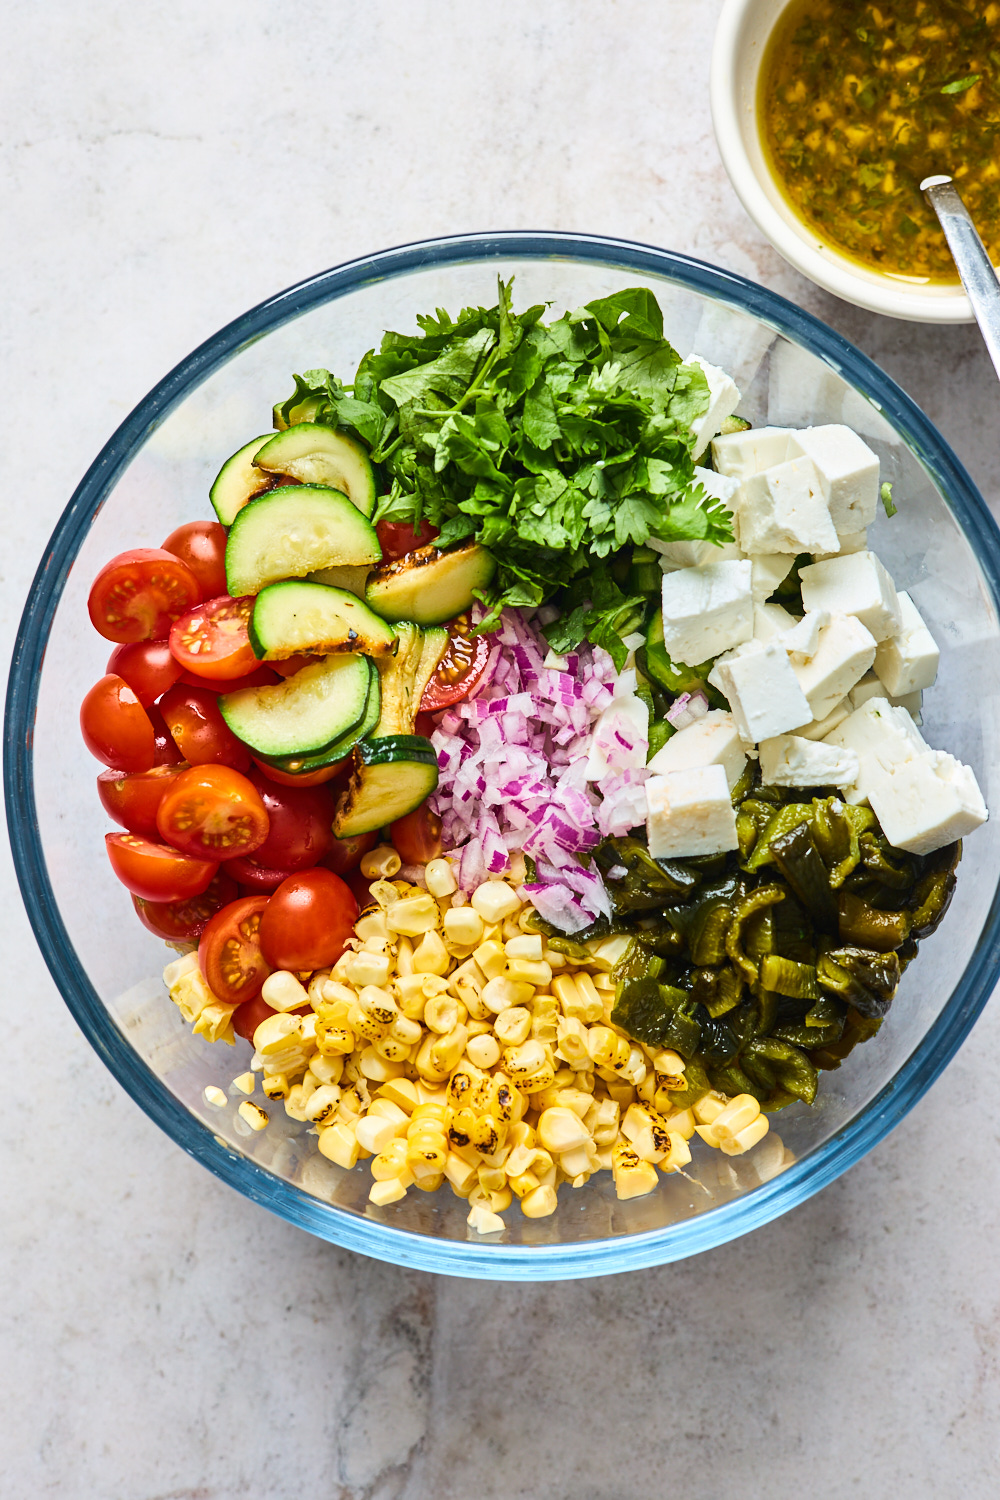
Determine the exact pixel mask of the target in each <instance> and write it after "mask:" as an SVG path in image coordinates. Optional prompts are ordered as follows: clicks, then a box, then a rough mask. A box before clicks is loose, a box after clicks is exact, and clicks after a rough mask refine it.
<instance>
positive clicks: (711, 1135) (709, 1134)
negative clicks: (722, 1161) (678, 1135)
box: [694, 1125, 722, 1151]
mask: <svg viewBox="0 0 1000 1500" xmlns="http://www.w3.org/2000/svg"><path fill="white" fill-rule="evenodd" d="M694 1128H695V1130H696V1131H697V1133H698V1134H699V1135H700V1136H701V1138H702V1140H703V1141H704V1142H705V1145H706V1146H711V1147H712V1149H713V1151H718V1149H719V1147H720V1146H721V1145H722V1142H721V1141H720V1140H719V1137H718V1136H717V1135H716V1133H715V1131H714V1130H713V1128H712V1126H711V1125H696V1126H695V1127H694Z"/></svg>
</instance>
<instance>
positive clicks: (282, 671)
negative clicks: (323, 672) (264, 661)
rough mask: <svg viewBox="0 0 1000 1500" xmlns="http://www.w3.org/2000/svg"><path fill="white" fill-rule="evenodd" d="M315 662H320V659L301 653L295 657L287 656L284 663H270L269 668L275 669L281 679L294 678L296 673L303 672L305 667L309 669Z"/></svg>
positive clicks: (304, 652) (305, 652)
mask: <svg viewBox="0 0 1000 1500" xmlns="http://www.w3.org/2000/svg"><path fill="white" fill-rule="evenodd" d="M314 661H319V657H318V656H310V655H309V653H308V652H307V651H300V652H298V654H297V655H295V656H286V657H285V659H284V660H283V661H269V662H268V666H269V667H273V668H274V670H275V671H276V672H277V673H278V674H279V676H281V677H294V676H295V674H296V672H301V671H302V668H303V667H308V666H309V665H310V664H311V663H312V662H314Z"/></svg>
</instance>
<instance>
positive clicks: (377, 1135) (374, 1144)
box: [355, 1114, 396, 1156]
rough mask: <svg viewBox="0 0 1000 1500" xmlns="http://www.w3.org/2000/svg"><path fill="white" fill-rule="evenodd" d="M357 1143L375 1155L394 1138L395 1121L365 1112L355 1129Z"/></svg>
mask: <svg viewBox="0 0 1000 1500" xmlns="http://www.w3.org/2000/svg"><path fill="white" fill-rule="evenodd" d="M355 1135H356V1137H357V1141H358V1145H359V1146H363V1147H364V1149H365V1150H366V1151H370V1152H371V1153H372V1155H373V1156H377V1155H378V1153H379V1152H380V1151H383V1150H384V1149H385V1147H386V1146H387V1145H388V1144H389V1142H390V1141H392V1140H395V1138H396V1122H395V1121H394V1120H384V1119H382V1118H381V1116H379V1115H372V1114H367V1115H365V1117H364V1119H363V1120H359V1121H358V1124H357V1128H356V1130H355Z"/></svg>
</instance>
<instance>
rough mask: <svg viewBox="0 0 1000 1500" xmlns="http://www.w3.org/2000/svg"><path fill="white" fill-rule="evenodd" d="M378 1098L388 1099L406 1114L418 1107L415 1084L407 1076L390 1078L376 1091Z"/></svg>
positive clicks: (411, 1112)
mask: <svg viewBox="0 0 1000 1500" xmlns="http://www.w3.org/2000/svg"><path fill="white" fill-rule="evenodd" d="M378 1097H379V1098H380V1099H389V1100H391V1102H392V1103H393V1104H398V1105H399V1108H400V1109H401V1110H402V1111H403V1113H404V1114H406V1115H412V1114H413V1112H414V1110H416V1109H417V1108H418V1107H419V1101H418V1099H417V1089H416V1085H415V1084H414V1083H413V1082H411V1080H410V1079H409V1078H390V1079H389V1080H388V1081H387V1082H386V1083H383V1084H382V1085H381V1086H380V1088H379V1091H378Z"/></svg>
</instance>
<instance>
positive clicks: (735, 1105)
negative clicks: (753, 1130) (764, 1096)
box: [711, 1094, 760, 1142]
mask: <svg viewBox="0 0 1000 1500" xmlns="http://www.w3.org/2000/svg"><path fill="white" fill-rule="evenodd" d="M759 1114H760V1105H759V1104H758V1103H757V1100H756V1099H755V1098H754V1097H753V1095H752V1094H737V1095H736V1096H735V1097H734V1098H732V1099H730V1101H729V1103H728V1104H727V1105H726V1106H725V1108H724V1109H720V1111H719V1113H718V1114H717V1115H716V1116H715V1118H714V1120H712V1121H711V1126H712V1129H713V1130H714V1131H715V1134H716V1136H717V1137H718V1139H719V1140H720V1142H721V1141H729V1140H733V1139H734V1138H735V1137H736V1136H737V1135H738V1134H739V1132H740V1131H741V1130H743V1129H744V1127H745V1126H747V1125H750V1124H751V1123H752V1122H753V1121H754V1120H756V1118H757V1116H758V1115H759Z"/></svg>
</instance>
